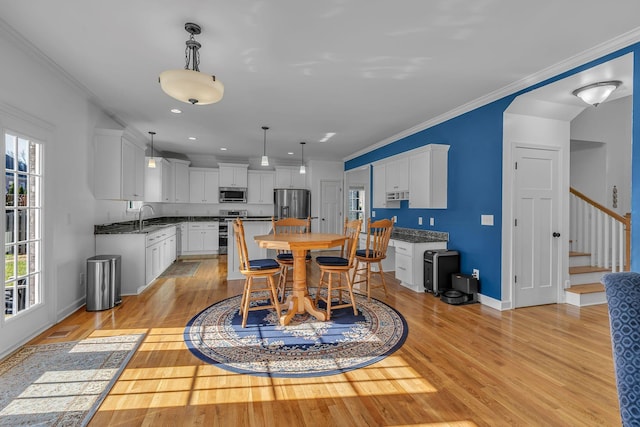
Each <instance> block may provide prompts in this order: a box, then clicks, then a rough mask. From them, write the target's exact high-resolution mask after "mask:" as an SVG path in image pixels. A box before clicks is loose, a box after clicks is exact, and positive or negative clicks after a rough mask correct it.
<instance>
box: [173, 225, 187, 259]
mask: <svg viewBox="0 0 640 427" xmlns="http://www.w3.org/2000/svg"><path fill="white" fill-rule="evenodd" d="M177 227H178V229H179V232H178V233H176V255H178V256H180V255H182V254H184V253H186V252H187V251H188V250H189V223H188V222H181V223H180V224H178V225H177ZM176 231H178V230H176Z"/></svg>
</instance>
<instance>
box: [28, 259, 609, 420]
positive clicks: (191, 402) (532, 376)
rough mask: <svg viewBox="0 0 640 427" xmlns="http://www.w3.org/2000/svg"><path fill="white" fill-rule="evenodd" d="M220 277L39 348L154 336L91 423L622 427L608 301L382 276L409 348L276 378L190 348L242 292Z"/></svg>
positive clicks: (91, 317)
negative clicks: (439, 294)
mask: <svg viewBox="0 0 640 427" xmlns="http://www.w3.org/2000/svg"><path fill="white" fill-rule="evenodd" d="M313 264H314V263H310V265H309V267H308V268H309V269H310V270H309V274H310V276H311V278H310V280H311V281H317V279H318V270H317V268H316V267H315V266H314V265H313ZM224 277H226V265H225V258H224V257H221V258H220V259H205V260H202V264H201V266H200V268H199V270H198V272H197V274H196V276H195V277H192V278H175V279H159V280H158V281H157V282H156V283H155V284H154V285H153V286H152V287H150V288H149V289H147V290H146V291H145V292H144V293H143V294H142V295H139V296H136V297H125V298H124V300H123V303H122V304H121V305H120V306H118V307H116V308H115V309H113V310H108V311H103V312H97V313H89V312H86V311H85V310H84V308H82V309H80V310H78V311H77V312H76V313H74V314H73V315H72V316H70V317H68V318H67V319H65V320H64V321H63V322H61V323H60V324H58V325H56V326H54V327H52V328H51V329H50V330H48V331H46V332H45V333H43V334H41V335H40V336H39V337H37V338H35V339H34V340H32V342H31V344H41V343H50V342H57V341H69V340H78V339H82V338H85V337H87V336H91V335H94V336H95V335H105V334H117V333H132V332H137V331H140V332H145V333H146V334H147V336H146V338H145V340H144V342H143V344H142V345H141V346H140V348H139V349H138V351H137V353H136V354H135V355H134V357H133V358H132V360H131V361H130V362H129V365H128V366H127V368H126V369H125V371H124V372H123V374H122V376H121V377H120V379H119V380H118V381H117V383H116V384H115V386H114V387H113V388H112V390H111V392H110V393H109V395H108V396H107V398H106V399H105V401H104V403H103V404H102V406H101V407H100V410H99V411H98V412H97V413H96V415H95V416H94V418H93V420H92V421H91V424H90V425H91V426H106V425H109V426H129V425H131V426H138V425H149V426H150V425H153V426H160V425H171V426H179V425H180V426H181V425H205V426H218V425H219V426H234V427H238V426H249V425H250V426H273V425H278V426H302V425H307V426H417V425H421V426H503V425H504V426H591V425H594V426H595V425H603V426H615V425H620V417H619V415H618V401H617V395H616V388H615V380H614V375H613V362H612V356H611V340H610V334H609V323H608V315H607V309H606V306H605V305H599V306H592V307H587V308H577V307H573V306H568V305H547V306H539V307H532V308H521V309H517V310H510V311H503V312H499V311H496V310H493V309H491V308H487V307H484V306H482V305H480V304H471V305H465V306H452V305H447V304H445V303H442V302H440V301H439V300H438V299H436V298H435V297H433V296H432V295H430V294H418V293H414V292H412V291H410V290H407V289H405V288H403V287H402V286H400V285H399V283H398V281H396V280H395V279H394V277H393V274H391V275H389V274H387V276H386V277H387V285H388V286H389V289H390V296H389V297H388V298H385V297H384V294H383V293H382V291H381V290H378V291H376V292H374V295H373V296H374V297H375V298H378V299H381V300H383V301H385V302H386V303H387V304H389V305H391V306H393V307H395V308H396V309H398V310H399V311H400V312H401V313H402V314H403V315H404V316H405V318H406V320H407V323H408V325H409V335H408V337H407V340H406V342H405V344H404V345H403V347H402V348H400V349H399V350H398V351H396V352H395V353H393V354H392V355H390V356H389V357H387V358H385V359H384V360H382V361H380V362H378V363H376V364H374V365H371V366H369V367H366V368H362V369H358V370H355V371H351V372H348V373H345V374H342V375H332V376H325V377H318V378H301V379H282V378H273V379H270V378H263V377H253V376H249V375H241V374H235V373H231V372H228V371H225V370H222V369H219V368H216V367H214V366H211V365H208V364H206V363H204V362H202V361H200V360H199V359H197V358H196V357H194V356H193V355H192V354H191V353H190V352H189V351H188V350H187V348H186V346H185V344H184V341H183V338H182V333H183V331H184V327H185V325H186V323H187V322H188V321H189V320H190V319H191V318H192V317H193V316H194V315H195V314H197V313H198V312H200V311H201V310H202V309H204V308H206V307H207V306H209V305H211V304H212V303H214V302H216V301H219V300H221V299H224V298H226V297H229V296H232V295H237V294H240V292H241V288H242V281H230V282H227V281H226V280H225V279H224Z"/></svg>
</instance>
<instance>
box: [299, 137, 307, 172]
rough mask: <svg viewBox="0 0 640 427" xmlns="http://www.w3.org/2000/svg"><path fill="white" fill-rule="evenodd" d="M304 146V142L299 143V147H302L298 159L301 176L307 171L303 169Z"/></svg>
mask: <svg viewBox="0 0 640 427" xmlns="http://www.w3.org/2000/svg"><path fill="white" fill-rule="evenodd" d="M304 144H306V142H301V143H300V145H301V146H302V155H301V157H300V160H301V162H300V173H301V174H305V173H307V169H306V168H305V167H304Z"/></svg>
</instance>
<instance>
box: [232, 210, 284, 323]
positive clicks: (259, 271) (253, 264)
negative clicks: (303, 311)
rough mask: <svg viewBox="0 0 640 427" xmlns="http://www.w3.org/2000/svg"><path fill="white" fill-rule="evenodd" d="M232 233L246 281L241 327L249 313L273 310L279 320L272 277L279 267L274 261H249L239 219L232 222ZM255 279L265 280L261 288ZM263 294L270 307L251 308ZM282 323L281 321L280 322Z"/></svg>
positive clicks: (276, 293)
mask: <svg viewBox="0 0 640 427" xmlns="http://www.w3.org/2000/svg"><path fill="white" fill-rule="evenodd" d="M233 232H234V235H235V239H236V246H237V248H238V259H239V260H240V273H242V274H243V275H244V276H245V277H246V279H245V282H244V290H243V292H242V301H241V302H240V312H241V313H242V327H243V328H244V327H245V326H246V325H247V316H248V314H249V311H253V310H264V309H266V308H275V310H276V313H277V316H278V319H280V304H279V303H278V292H277V291H276V284H275V281H274V280H273V276H274V275H275V274H277V273H278V272H279V271H280V265H279V264H278V263H277V262H276V261H275V260H274V259H270V258H267V259H252V260H250V259H249V254H248V252H247V244H246V241H245V238H244V226H243V224H242V220H241V219H236V220H234V221H233ZM255 278H262V279H265V281H264V283H263V286H255V285H254V280H253V279H255ZM265 292H266V293H267V294H269V295H271V297H270V299H271V304H270V305H260V306H253V307H251V302H252V301H264V299H265ZM280 323H282V321H280Z"/></svg>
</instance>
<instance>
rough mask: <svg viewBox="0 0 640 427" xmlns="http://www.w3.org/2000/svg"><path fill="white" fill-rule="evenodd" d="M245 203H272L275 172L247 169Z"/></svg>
mask: <svg viewBox="0 0 640 427" xmlns="http://www.w3.org/2000/svg"><path fill="white" fill-rule="evenodd" d="M248 180H249V185H248V187H247V203H256V204H269V205H270V204H273V188H274V185H275V173H274V172H270V171H249V173H248Z"/></svg>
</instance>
